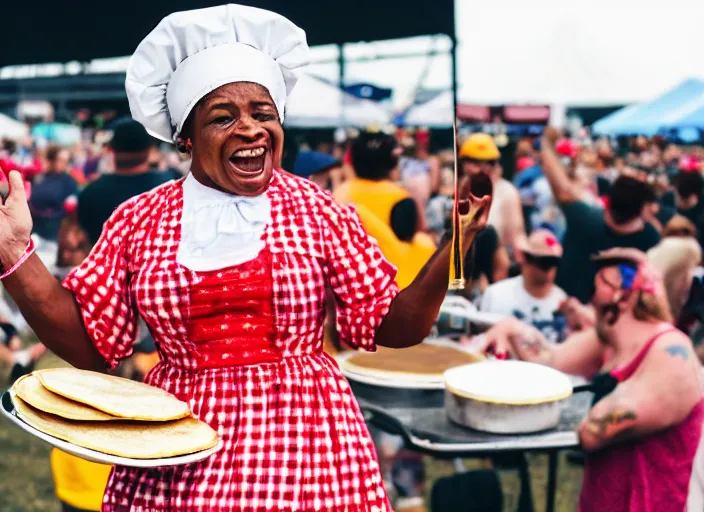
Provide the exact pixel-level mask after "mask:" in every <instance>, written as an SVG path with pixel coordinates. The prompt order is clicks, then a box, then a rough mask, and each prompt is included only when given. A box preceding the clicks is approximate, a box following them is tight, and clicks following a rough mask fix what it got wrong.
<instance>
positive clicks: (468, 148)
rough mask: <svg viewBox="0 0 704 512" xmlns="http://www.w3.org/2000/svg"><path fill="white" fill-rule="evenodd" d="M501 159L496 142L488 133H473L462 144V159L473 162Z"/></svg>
mask: <svg viewBox="0 0 704 512" xmlns="http://www.w3.org/2000/svg"><path fill="white" fill-rule="evenodd" d="M500 157H501V153H500V152H499V148H498V147H497V146H496V142H494V139H493V138H492V137H491V135H488V134H486V133H473V134H472V135H470V136H469V137H467V140H465V141H464V142H463V143H462V147H461V148H460V158H471V159H472V160H498V159H499V158H500Z"/></svg>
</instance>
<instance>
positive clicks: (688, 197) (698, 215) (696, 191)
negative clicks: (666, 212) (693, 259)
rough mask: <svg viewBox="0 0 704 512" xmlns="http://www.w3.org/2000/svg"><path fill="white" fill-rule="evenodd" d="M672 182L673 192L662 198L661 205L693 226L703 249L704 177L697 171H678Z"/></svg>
mask: <svg viewBox="0 0 704 512" xmlns="http://www.w3.org/2000/svg"><path fill="white" fill-rule="evenodd" d="M673 181H674V186H675V190H674V192H668V193H666V194H665V195H664V196H663V203H664V204H666V205H668V206H671V207H674V208H676V209H677V213H678V214H679V215H682V216H683V217H685V218H686V219H687V220H689V221H690V222H691V223H692V224H694V226H695V227H696V228H697V239H698V240H699V245H701V246H702V247H703V248H704V177H702V175H701V173H700V172H699V171H698V170H680V171H678V173H677V174H676V175H675V177H674V180H673Z"/></svg>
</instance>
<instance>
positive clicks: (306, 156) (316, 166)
mask: <svg viewBox="0 0 704 512" xmlns="http://www.w3.org/2000/svg"><path fill="white" fill-rule="evenodd" d="M338 165H340V161H339V160H337V159H336V158H334V157H332V156H330V155H328V154H326V153H321V152H319V151H301V152H300V153H298V156H297V157H296V161H295V163H294V164H293V171H292V173H293V174H295V175H296V176H300V177H301V178H308V177H310V176H312V175H313V174H317V173H319V172H323V171H327V170H328V169H330V168H331V167H335V166H338Z"/></svg>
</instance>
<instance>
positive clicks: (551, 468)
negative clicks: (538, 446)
mask: <svg viewBox="0 0 704 512" xmlns="http://www.w3.org/2000/svg"><path fill="white" fill-rule="evenodd" d="M557 456H558V452H557V450H551V451H549V452H548V488H547V493H546V494H545V500H546V503H545V510H546V512H554V511H555V494H556V491H557V462H558V460H557Z"/></svg>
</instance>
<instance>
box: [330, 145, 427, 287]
mask: <svg viewBox="0 0 704 512" xmlns="http://www.w3.org/2000/svg"><path fill="white" fill-rule="evenodd" d="M401 151H402V150H401V148H400V147H399V146H398V144H397V143H396V139H395V138H394V137H393V136H392V135H388V134H385V133H382V132H362V133H360V135H359V136H358V137H357V139H356V140H355V141H354V143H353V144H352V147H351V151H350V156H351V160H352V166H353V168H354V172H355V177H354V178H352V179H350V180H347V181H345V182H344V183H342V184H341V185H340V186H339V187H338V188H337V189H335V190H334V191H333V197H334V198H335V200H336V201H337V202H338V203H340V204H350V203H351V204H353V205H354V206H355V207H356V209H357V212H358V213H359V216H360V219H361V221H362V225H363V226H364V229H365V230H366V231H367V233H369V234H370V235H371V236H372V237H374V238H375V239H376V240H377V242H378V243H379V247H381V251H382V252H383V253H384V256H386V258H387V259H388V260H389V261H391V263H393V264H394V265H395V266H396V267H397V268H398V274H397V275H396V282H397V284H398V285H399V287H400V288H405V287H406V286H408V285H409V284H410V283H411V282H412V281H413V279H414V278H415V277H416V275H417V274H418V272H420V270H421V269H422V268H423V265H425V264H426V263H427V261H428V260H429V259H430V257H431V256H432V255H433V253H434V252H435V249H436V247H435V243H434V242H433V240H432V238H431V237H430V236H429V235H427V234H426V233H422V232H420V231H419V230H418V226H419V225H420V219H419V215H420V214H419V210H418V207H417V205H416V203H415V201H414V200H413V198H412V197H411V194H410V193H409V192H408V191H407V190H406V189H404V188H403V187H401V186H400V185H397V184H396V183H394V182H393V181H392V180H391V178H390V176H391V174H392V172H393V171H394V169H395V168H396V167H397V165H398V161H399V156H400V155H401Z"/></svg>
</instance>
